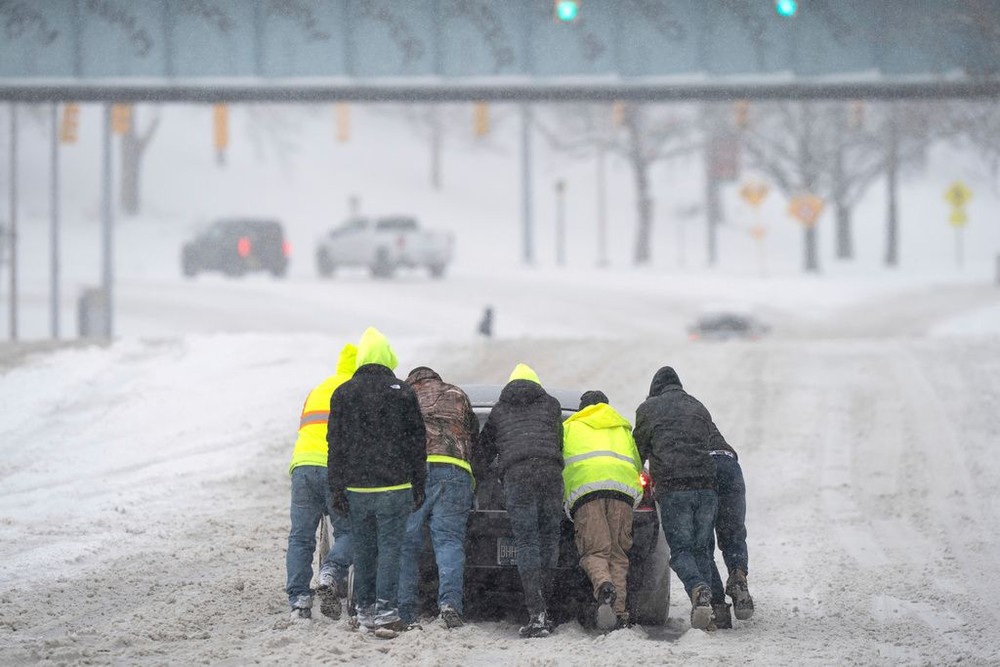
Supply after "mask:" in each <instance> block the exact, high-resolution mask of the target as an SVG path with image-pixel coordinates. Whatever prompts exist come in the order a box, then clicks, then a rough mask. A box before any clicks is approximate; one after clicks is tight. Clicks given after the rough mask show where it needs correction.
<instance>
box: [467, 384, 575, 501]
mask: <svg viewBox="0 0 1000 667" xmlns="http://www.w3.org/2000/svg"><path fill="white" fill-rule="evenodd" d="M562 441H563V425H562V410H561V408H560V407H559V401H557V400H556V399H555V398H553V397H552V396H550V395H549V394H548V393H546V391H545V390H544V389H543V388H542V385H540V384H538V383H537V382H534V381H532V380H511V381H510V382H508V383H507V384H506V385H505V386H504V388H503V390H502V391H501V392H500V398H499V399H497V403H496V405H494V406H493V410H492V411H491V412H490V416H489V417H488V418H487V419H486V425H485V426H483V431H482V433H481V434H480V436H479V447H478V449H479V453H480V454H481V455H482V457H483V460H484V461H485V462H486V463H489V462H490V461H492V460H493V458H494V457H495V456H498V457H499V459H498V463H497V472H498V473H499V475H500V479H501V480H503V479H505V477H506V476H507V474H508V473H509V472H511V471H512V470H514V469H517V471H518V472H517V476H518V477H521V474H520V471H521V470H526V471H530V470H531V469H534V471H535V472H537V473H539V474H546V475H548V474H551V473H553V471H554V473H555V474H556V475H560V477H559V481H560V483H561V481H562V478H561V471H562V465H563V457H562ZM559 493H560V494H561V493H562V488H561V486H560V488H559Z"/></svg>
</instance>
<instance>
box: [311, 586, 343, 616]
mask: <svg viewBox="0 0 1000 667" xmlns="http://www.w3.org/2000/svg"><path fill="white" fill-rule="evenodd" d="M316 592H317V594H319V610H320V613H322V614H323V615H324V616H326V617H327V618H329V619H331V620H334V621H336V620H339V619H340V616H341V613H342V611H343V609H342V608H341V606H340V598H339V597H337V589H336V587H335V586H334V585H333V584H332V583H331V584H330V585H328V586H320V587H319V589H318V590H317V591H316Z"/></svg>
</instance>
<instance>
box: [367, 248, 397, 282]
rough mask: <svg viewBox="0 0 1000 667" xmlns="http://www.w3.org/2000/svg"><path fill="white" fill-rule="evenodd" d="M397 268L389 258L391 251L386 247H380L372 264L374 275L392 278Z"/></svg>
mask: <svg viewBox="0 0 1000 667" xmlns="http://www.w3.org/2000/svg"><path fill="white" fill-rule="evenodd" d="M395 270H396V267H395V266H393V265H392V261H391V260H390V259H389V251H388V250H386V249H385V248H379V249H378V250H377V251H376V252H375V261H374V262H372V265H371V272H372V277H373V278H391V277H392V274H393V272H395Z"/></svg>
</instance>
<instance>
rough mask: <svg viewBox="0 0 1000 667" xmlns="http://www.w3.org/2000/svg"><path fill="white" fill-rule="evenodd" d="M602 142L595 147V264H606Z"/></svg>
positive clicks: (606, 217) (604, 179)
mask: <svg viewBox="0 0 1000 667" xmlns="http://www.w3.org/2000/svg"><path fill="white" fill-rule="evenodd" d="M606 152H607V151H606V150H605V148H604V144H601V146H600V147H599V148H598V149H597V266H600V267H605V266H607V265H608V194H607V187H608V184H607V165H606V162H607V159H606V155H605V154H606Z"/></svg>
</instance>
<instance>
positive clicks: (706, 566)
mask: <svg viewBox="0 0 1000 667" xmlns="http://www.w3.org/2000/svg"><path fill="white" fill-rule="evenodd" d="M659 501H660V516H661V518H662V520H663V534H664V536H665V537H666V538H667V545H668V546H669V547H670V568H671V569H672V570H673V571H674V572H675V573H677V578H678V579H680V580H681V583H683V584H684V590H685V591H686V592H687V594H688V597H691V591H692V590H693V589H694V587H695V586H698V585H700V584H705V585H711V582H712V554H713V547H712V529H713V528H714V526H715V510H716V503H717V500H716V496H715V491H713V490H711V489H699V490H695V491H667V492H666V493H664V494H663V495H661V496H660V498H659Z"/></svg>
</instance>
